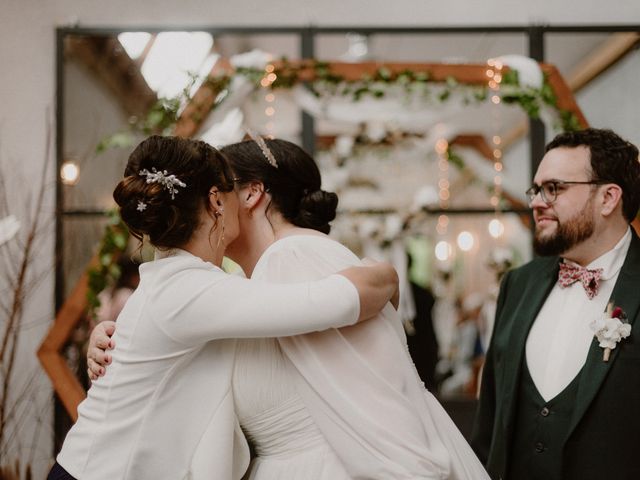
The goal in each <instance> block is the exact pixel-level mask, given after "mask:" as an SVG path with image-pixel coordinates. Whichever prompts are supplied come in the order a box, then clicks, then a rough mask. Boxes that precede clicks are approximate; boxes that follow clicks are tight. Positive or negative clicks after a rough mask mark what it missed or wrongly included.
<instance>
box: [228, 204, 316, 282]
mask: <svg viewBox="0 0 640 480" xmlns="http://www.w3.org/2000/svg"><path fill="white" fill-rule="evenodd" d="M269 220H270V221H269ZM241 230H242V234H241V235H240V236H239V237H238V238H237V239H236V241H234V242H233V243H232V244H231V245H229V247H228V248H227V252H226V255H227V257H229V258H230V259H231V260H233V261H234V262H236V263H237V264H238V265H240V267H241V268H242V270H243V271H244V273H245V275H246V276H247V277H251V276H252V275H253V270H254V268H255V266H256V264H257V263H258V260H260V257H262V255H263V254H264V252H265V250H266V249H267V248H269V246H270V245H272V244H273V243H274V242H275V241H277V240H280V239H281V238H284V237H289V236H291V235H300V234H313V233H316V234H318V235H322V234H321V233H319V232H316V231H315V230H309V229H307V228H301V227H296V226H295V225H293V224H292V223H291V222H289V221H288V220H285V219H284V218H282V216H281V215H272V216H271V218H270V219H267V217H265V216H261V217H259V218H255V219H253V220H252V221H250V222H247V223H246V224H243V225H242V227H241Z"/></svg>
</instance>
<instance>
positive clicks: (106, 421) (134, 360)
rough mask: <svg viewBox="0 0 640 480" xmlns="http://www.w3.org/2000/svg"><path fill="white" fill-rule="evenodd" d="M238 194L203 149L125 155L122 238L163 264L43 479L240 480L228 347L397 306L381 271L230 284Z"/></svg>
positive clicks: (222, 166) (133, 304) (211, 152)
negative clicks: (148, 247)
mask: <svg viewBox="0 0 640 480" xmlns="http://www.w3.org/2000/svg"><path fill="white" fill-rule="evenodd" d="M233 189H234V180H233V177H232V174H231V172H230V170H229V168H228V166H227V164H226V161H225V158H224V157H223V156H222V155H220V153H219V152H217V151H216V150H215V149H213V148H211V147H210V146H208V145H206V144H204V143H203V142H195V141H191V140H185V139H180V138H173V137H150V138H149V139H147V140H145V141H144V142H142V143H141V144H140V145H139V146H138V147H137V148H136V149H135V151H134V152H133V153H132V154H131V156H130V158H129V162H128V164H127V168H126V170H125V178H124V179H123V180H122V181H121V182H120V183H119V184H118V186H117V187H116V189H115V191H114V198H115V200H116V202H117V203H118V205H119V206H120V213H121V216H122V218H123V220H124V221H125V223H126V224H127V225H128V227H129V229H130V231H131V233H132V234H133V235H135V236H136V237H138V238H139V239H141V238H142V236H147V237H148V238H149V241H150V242H151V243H152V244H153V245H154V246H156V247H157V248H159V249H161V250H162V254H161V255H160V258H158V259H156V260H154V261H153V262H149V263H145V264H144V265H142V266H141V267H140V285H139V287H138V288H137V290H136V291H135V293H134V294H133V295H132V296H131V298H130V299H129V301H128V302H127V304H126V305H125V307H124V309H123V311H122V313H121V314H120V316H119V318H118V331H117V333H116V334H115V337H114V341H115V342H116V343H117V347H116V348H115V349H114V351H113V354H112V365H111V367H110V368H109V371H108V372H107V373H106V374H105V375H104V376H103V377H102V378H100V379H98V380H97V381H95V382H94V383H93V385H92V387H91V388H90V390H89V392H88V396H87V399H86V400H85V401H83V402H82V404H81V405H80V406H79V407H78V421H77V422H76V424H75V425H74V426H73V427H72V429H71V430H70V432H69V434H68V435H67V437H66V439H65V442H64V445H63V447H62V450H61V452H60V454H59V456H58V458H57V463H56V465H55V466H54V468H53V469H52V471H51V473H50V474H49V479H73V478H76V479H81V480H85V479H86V480H99V479H105V480H106V479H110V480H113V479H135V480H140V479H154V480H156V479H171V480H173V479H176V480H180V479H187V478H190V479H205V478H207V479H211V478H235V477H238V475H239V473H238V469H242V468H243V465H242V463H243V462H242V458H241V456H238V455H237V454H234V450H235V445H236V444H237V443H239V442H243V441H244V440H243V439H242V436H241V434H239V431H238V428H237V421H236V417H235V415H234V414H233V408H234V407H233V396H232V393H231V391H230V389H229V382H230V380H229V379H230V376H231V374H232V370H233V355H234V349H235V340H231V339H234V338H241V337H255V336H274V335H292V334H300V333H304V332H310V331H315V330H323V329H326V328H329V327H334V326H344V325H351V324H354V323H356V322H357V321H358V320H362V319H364V318H367V317H370V316H372V315H374V314H375V313H377V311H379V310H380V309H381V308H382V307H383V306H384V304H385V303H386V302H387V301H388V299H389V298H391V296H392V295H393V292H394V291H395V289H396V285H395V280H396V279H395V278H394V276H395V273H394V272H393V271H392V269H391V268H390V267H389V266H384V265H383V266H374V267H372V268H361V269H351V270H345V271H344V272H341V273H342V275H333V276H330V277H328V278H326V279H323V280H319V281H317V282H306V283H298V284H289V285H275V284H272V283H269V284H267V283H260V282H256V281H253V280H247V279H242V278H239V277H233V276H230V275H227V274H225V273H224V272H223V271H222V270H221V269H220V263H221V261H222V257H223V254H224V249H225V247H226V246H227V245H228V244H229V243H230V242H232V241H233V240H234V239H235V238H236V237H237V235H238V220H237V208H238V201H237V197H236V194H235V193H234V191H233ZM376 276H380V277H381V278H380V279H376ZM303 317H304V320H305V321H304V322H301V321H300V319H301V318H303ZM212 465H215V468H217V469H218V472H219V473H220V475H219V476H218V475H214V476H213V477H212V476H211V472H212V470H211V466H212ZM240 474H241V473H240Z"/></svg>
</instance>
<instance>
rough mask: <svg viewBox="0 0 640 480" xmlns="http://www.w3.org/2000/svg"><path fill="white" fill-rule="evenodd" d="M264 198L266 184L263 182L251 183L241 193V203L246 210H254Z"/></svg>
mask: <svg viewBox="0 0 640 480" xmlns="http://www.w3.org/2000/svg"><path fill="white" fill-rule="evenodd" d="M264 196H265V189H264V184H263V183H262V182H250V183H249V184H247V185H246V186H245V187H244V188H243V189H242V190H241V191H240V202H241V203H242V206H243V207H244V208H246V209H248V210H253V209H254V208H256V207H257V206H258V204H259V203H260V201H261V200H262V198H264Z"/></svg>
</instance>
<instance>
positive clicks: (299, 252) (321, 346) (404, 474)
mask: <svg viewBox="0 0 640 480" xmlns="http://www.w3.org/2000/svg"><path fill="white" fill-rule="evenodd" d="M359 263H360V261H359V259H358V258H357V257H356V256H355V255H354V254H353V253H352V252H351V251H349V250H348V249H346V248H345V247H343V246H342V245H340V244H339V243H337V242H334V241H333V240H331V239H329V238H328V237H323V236H311V235H308V236H307V235H305V236H302V235H297V236H291V237H286V238H284V239H281V240H279V241H277V242H276V243H274V244H273V245H271V246H270V247H269V249H268V250H267V251H266V252H265V253H264V254H263V256H262V258H261V259H260V261H259V262H258V265H256V268H255V270H254V273H253V278H254V279H262V280H267V281H270V282H279V283H281V282H297V281H306V280H310V279H314V278H322V277H323V276H326V275H327V274H329V273H331V272H335V271H337V270H339V269H342V268H345V267H347V266H351V265H356V264H359ZM279 342H280V345H281V347H282V350H283V352H284V353H285V355H286V356H287V357H288V358H289V359H290V360H291V362H292V363H293V365H294V366H295V369H296V371H297V373H298V375H297V377H296V378H297V388H298V391H299V393H300V395H301V396H302V398H303V400H304V402H305V404H306V406H307V408H308V409H309V411H310V413H311V415H312V417H313V418H314V420H315V421H316V422H317V425H318V427H319V428H320V430H321V431H322V433H323V435H325V437H326V438H327V440H328V442H329V444H330V445H331V446H332V447H333V449H334V450H335V451H336V454H337V455H338V456H339V457H340V459H341V461H342V462H343V463H344V465H345V468H346V470H347V471H348V472H349V474H350V476H351V477H352V478H354V479H394V480H401V479H456V480H463V479H468V480H482V479H488V478H489V477H488V475H487V474H486V472H485V470H484V468H483V467H482V465H481V464H480V462H479V460H478V459H477V458H476V456H475V454H474V453H473V451H472V450H471V448H470V447H469V445H468V444H467V442H466V441H465V440H464V438H463V437H462V435H461V434H460V432H459V431H458V430H457V428H456V427H455V425H454V424H453V422H452V421H451V419H450V418H449V417H448V415H447V414H446V413H445V412H444V410H443V409H442V407H441V406H440V404H439V403H438V402H437V400H436V399H435V398H434V397H433V396H432V395H431V394H430V393H429V392H427V391H426V390H425V389H424V386H423V384H422V382H420V380H419V378H418V376H417V373H416V371H415V368H414V366H413V364H412V362H411V359H410V357H409V354H408V350H407V347H406V339H405V337H404V332H403V330H402V326H401V323H400V320H399V319H398V317H397V315H396V312H395V311H394V310H393V308H392V307H391V306H390V305H388V306H387V308H385V310H384V311H383V312H382V314H381V315H379V316H378V317H376V318H375V319H373V320H370V321H368V322H364V323H361V324H358V325H355V326H351V327H346V328H342V329H340V330H328V331H325V332H317V333H312V334H307V335H299V336H295V337H287V338H280V339H279Z"/></svg>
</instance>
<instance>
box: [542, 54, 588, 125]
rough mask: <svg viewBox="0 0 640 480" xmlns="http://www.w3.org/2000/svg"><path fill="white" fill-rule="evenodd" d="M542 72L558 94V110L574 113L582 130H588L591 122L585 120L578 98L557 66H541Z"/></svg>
mask: <svg viewBox="0 0 640 480" xmlns="http://www.w3.org/2000/svg"><path fill="white" fill-rule="evenodd" d="M540 67H541V68H542V71H543V72H544V73H545V74H546V75H547V79H548V81H549V85H551V88H552V89H553V91H554V93H555V94H556V98H557V101H558V108H560V109H562V110H568V111H569V112H571V113H573V114H574V115H575V116H576V117H577V118H578V122H579V123H580V126H581V127H582V128H587V127H588V126H589V122H587V119H586V118H585V116H584V114H583V113H582V110H580V107H579V106H578V103H577V102H576V98H575V97H574V96H573V91H572V90H571V88H569V85H567V82H565V80H564V78H563V77H562V75H560V72H559V71H558V69H557V68H556V67H555V65H551V64H549V63H542V64H540Z"/></svg>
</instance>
